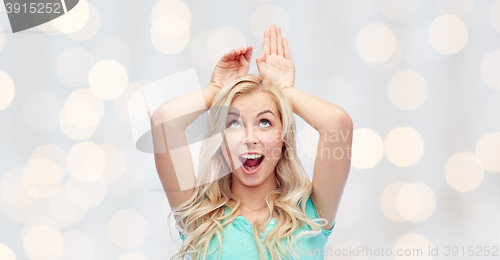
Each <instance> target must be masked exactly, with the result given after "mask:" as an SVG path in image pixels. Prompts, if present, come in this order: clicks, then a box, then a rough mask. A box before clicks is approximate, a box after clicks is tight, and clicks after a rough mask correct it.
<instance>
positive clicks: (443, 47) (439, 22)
mask: <svg viewBox="0 0 500 260" xmlns="http://www.w3.org/2000/svg"><path fill="white" fill-rule="evenodd" d="M467 39H468V32H467V25H466V24H465V23H464V22H463V21H462V19H460V18H459V17H458V16H456V15H451V14H447V15H442V16H439V17H438V18H436V19H434V21H433V22H432V24H431V26H430V27H429V40H430V42H431V45H432V47H433V48H434V49H435V50H436V51H437V52H439V53H441V54H445V55H449V54H455V53H458V52H459V51H461V50H462V49H463V47H464V46H465V44H466V43H467Z"/></svg>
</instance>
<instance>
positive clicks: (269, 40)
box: [256, 24, 295, 89]
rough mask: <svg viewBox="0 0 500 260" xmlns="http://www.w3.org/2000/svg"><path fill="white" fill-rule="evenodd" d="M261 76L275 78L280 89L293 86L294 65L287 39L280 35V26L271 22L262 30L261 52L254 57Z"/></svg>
mask: <svg viewBox="0 0 500 260" xmlns="http://www.w3.org/2000/svg"><path fill="white" fill-rule="evenodd" d="M256 62H257V69H258V71H259V75H260V76H261V77H272V78H275V80H276V81H277V82H279V85H280V86H281V88H282V89H286V88H293V87H294V84H295V66H294V64H293V61H292V55H291V53H290V48H289V46H288V40H287V39H286V38H285V37H282V35H281V28H280V27H279V26H275V25H274V24H271V29H270V30H269V29H268V30H266V31H265V32H264V41H263V43H262V54H261V55H260V57H258V58H257V59H256Z"/></svg>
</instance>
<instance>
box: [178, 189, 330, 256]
mask: <svg viewBox="0 0 500 260" xmlns="http://www.w3.org/2000/svg"><path fill="white" fill-rule="evenodd" d="M230 211H231V209H230V208H229V207H227V206H226V208H225V215H227V214H228V213H229V212H230ZM306 215H307V216H308V217H309V218H310V219H317V218H318V214H317V212H316V208H315V207H314V204H313V203H312V201H311V197H309V198H308V200H307V203H306ZM276 224H277V222H276V219H275V218H271V220H270V221H269V223H268V224H267V227H266V230H265V231H264V233H263V235H262V236H261V243H262V248H263V249H264V253H265V255H266V259H271V254H270V253H269V252H268V250H267V248H266V246H265V244H264V238H265V236H266V235H267V234H268V233H269V231H271V230H272V229H273V228H274V226H276ZM334 226H335V222H334V223H333V226H332V229H330V230H325V229H323V228H321V232H320V233H319V234H317V235H316V236H314V237H308V236H307V235H305V236H302V237H300V240H299V241H298V242H300V246H302V247H299V249H295V250H294V252H295V254H296V255H297V256H298V259H300V260H305V259H307V260H312V259H315V260H319V259H321V260H323V259H324V255H326V254H327V253H328V252H325V251H324V248H323V247H324V246H325V244H326V241H327V240H328V236H329V235H330V234H331V233H332V230H333V227H334ZM223 230H224V239H223V241H222V254H221V258H220V260H229V259H231V260H233V259H239V260H246V259H249V260H250V259H251V260H255V259H260V256H259V249H258V248H257V245H256V244H255V239H254V238H253V233H252V232H253V227H252V224H250V222H248V220H247V219H246V218H245V217H244V216H237V217H236V219H235V220H234V221H233V222H232V223H229V224H228V225H227V226H225V227H224V229H223ZM304 230H312V229H311V227H309V225H307V224H305V225H303V226H302V227H300V228H298V229H297V230H295V232H294V236H296V235H297V234H298V233H299V232H301V231H304ZM179 235H180V236H181V239H182V241H183V242H184V240H185V239H186V238H185V237H184V236H183V235H182V234H181V233H180V232H179ZM221 237H222V236H221ZM284 243H285V245H286V241H285V242H284ZM218 245H219V239H218V238H217V236H216V235H214V236H213V237H212V239H211V240H210V244H209V248H208V253H210V252H212V251H214V249H215V248H217V246H218ZM219 250H220V248H218V249H217V250H216V251H214V252H213V253H211V254H208V255H207V257H206V258H205V259H206V260H217V259H218V258H219ZM187 259H189V256H187ZM201 259H203V257H201ZM288 259H294V258H293V257H292V256H290V257H289V258H288Z"/></svg>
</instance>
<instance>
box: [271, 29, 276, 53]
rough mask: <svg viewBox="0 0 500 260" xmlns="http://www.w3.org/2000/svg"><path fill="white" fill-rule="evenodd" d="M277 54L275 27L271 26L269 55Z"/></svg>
mask: <svg viewBox="0 0 500 260" xmlns="http://www.w3.org/2000/svg"><path fill="white" fill-rule="evenodd" d="M273 54H277V52H276V26H275V25H274V23H273V24H271V55H273Z"/></svg>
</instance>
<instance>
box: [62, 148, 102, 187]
mask: <svg viewBox="0 0 500 260" xmlns="http://www.w3.org/2000/svg"><path fill="white" fill-rule="evenodd" d="M66 161H67V164H68V170H69V172H70V173H71V175H72V176H73V177H74V178H75V179H77V180H79V181H82V182H87V181H94V180H97V179H98V178H99V177H100V176H101V175H102V173H103V172H104V169H106V156H105V154H104V151H103V150H102V149H101V148H100V147H99V146H97V145H96V144H94V143H92V142H83V143H78V144H76V145H74V146H73V147H72V148H71V150H70V151H69V153H68V157H67V159H66Z"/></svg>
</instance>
